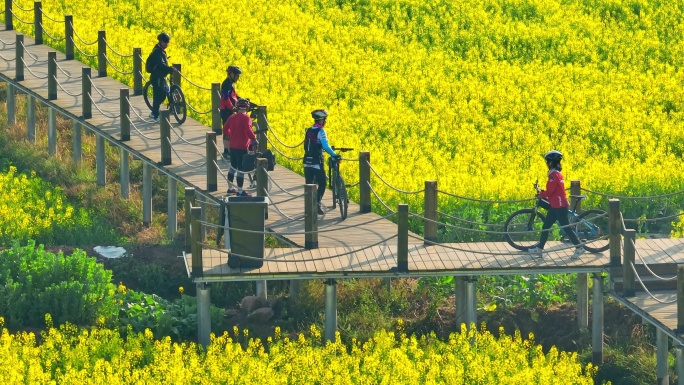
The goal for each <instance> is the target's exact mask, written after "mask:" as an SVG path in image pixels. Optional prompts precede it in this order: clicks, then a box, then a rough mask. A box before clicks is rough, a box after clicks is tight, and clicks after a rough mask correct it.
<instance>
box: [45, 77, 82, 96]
mask: <svg viewBox="0 0 684 385" xmlns="http://www.w3.org/2000/svg"><path fill="white" fill-rule="evenodd" d="M52 78H53V79H55V83H57V86H58V87H59V88H60V89H61V90H62V91H63V92H64V93H65V94H67V95H69V96H73V97H75V98H77V97H79V96H81V95H83V92H79V93H78V94H73V93H71V92H69V91H67V90H66V89H64V87H62V84H61V83H60V82H58V81H57V77H56V76H53V77H52Z"/></svg>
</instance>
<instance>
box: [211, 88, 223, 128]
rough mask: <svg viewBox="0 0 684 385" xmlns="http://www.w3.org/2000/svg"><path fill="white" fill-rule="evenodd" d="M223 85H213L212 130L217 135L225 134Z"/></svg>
mask: <svg viewBox="0 0 684 385" xmlns="http://www.w3.org/2000/svg"><path fill="white" fill-rule="evenodd" d="M220 108H221V84H219V83H211V130H212V131H214V132H215V133H216V135H222V134H223V125H221V110H220Z"/></svg>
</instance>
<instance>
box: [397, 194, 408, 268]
mask: <svg viewBox="0 0 684 385" xmlns="http://www.w3.org/2000/svg"><path fill="white" fill-rule="evenodd" d="M397 229H398V236H397V270H398V271H400V272H402V273H407V272H408V270H409V268H408V205H407V204H405V203H402V204H400V205H399V208H398V209H397Z"/></svg>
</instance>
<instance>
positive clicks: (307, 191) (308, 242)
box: [304, 184, 318, 249]
mask: <svg viewBox="0 0 684 385" xmlns="http://www.w3.org/2000/svg"><path fill="white" fill-rule="evenodd" d="M317 190H318V185H315V184H307V185H304V231H305V232H306V234H305V235H304V247H305V248H307V249H317V248H318V195H317Z"/></svg>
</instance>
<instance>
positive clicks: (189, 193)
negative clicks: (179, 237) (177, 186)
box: [184, 187, 195, 253]
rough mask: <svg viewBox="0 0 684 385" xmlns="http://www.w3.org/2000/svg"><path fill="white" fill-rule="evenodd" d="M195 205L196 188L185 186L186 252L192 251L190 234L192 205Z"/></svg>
mask: <svg viewBox="0 0 684 385" xmlns="http://www.w3.org/2000/svg"><path fill="white" fill-rule="evenodd" d="M194 205H195V189H194V188H193V187H186V188H185V223H184V226H185V252H186V253H189V252H190V251H191V249H190V246H191V245H192V243H191V234H190V207H192V206H194Z"/></svg>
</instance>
